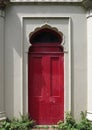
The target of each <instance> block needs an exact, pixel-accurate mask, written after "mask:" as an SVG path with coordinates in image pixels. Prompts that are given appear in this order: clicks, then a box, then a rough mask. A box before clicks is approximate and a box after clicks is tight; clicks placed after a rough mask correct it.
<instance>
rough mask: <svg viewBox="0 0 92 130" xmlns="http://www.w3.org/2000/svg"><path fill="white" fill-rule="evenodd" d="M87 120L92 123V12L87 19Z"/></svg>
mask: <svg viewBox="0 0 92 130" xmlns="http://www.w3.org/2000/svg"><path fill="white" fill-rule="evenodd" d="M87 81H88V83H87V89H88V90H87V118H88V119H89V120H91V121H92V10H90V11H89V14H88V17H87Z"/></svg>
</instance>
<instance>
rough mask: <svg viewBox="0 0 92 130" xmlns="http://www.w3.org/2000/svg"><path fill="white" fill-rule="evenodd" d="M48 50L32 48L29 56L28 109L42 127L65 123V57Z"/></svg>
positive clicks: (50, 48)
mask: <svg viewBox="0 0 92 130" xmlns="http://www.w3.org/2000/svg"><path fill="white" fill-rule="evenodd" d="M46 46H47V47H46ZM46 46H43V47H41V45H37V46H32V47H31V48H30V49H29V55H28V104H29V107H28V109H29V114H30V117H31V118H33V119H35V120H36V122H37V124H41V125H44V124H48V125H49V124H56V123H57V122H58V121H59V120H63V119H64V54H63V53H61V47H60V46H58V45H57V46H54V47H53V46H52V45H50V44H49V46H48V45H46ZM47 51H48V53H47ZM49 52H50V53H49Z"/></svg>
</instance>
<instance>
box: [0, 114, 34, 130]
mask: <svg viewBox="0 0 92 130" xmlns="http://www.w3.org/2000/svg"><path fill="white" fill-rule="evenodd" d="M34 125H35V121H34V120H32V119H29V116H28V115H20V118H19V119H17V118H14V119H12V120H9V119H6V120H4V121H1V122H0V130H30V128H33V127H34Z"/></svg>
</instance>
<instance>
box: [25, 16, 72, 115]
mask: <svg viewBox="0 0 92 130" xmlns="http://www.w3.org/2000/svg"><path fill="white" fill-rule="evenodd" d="M29 19H36V20H39V19H42V20H45V19H53V20H54V19H55V20H57V21H58V20H63V19H65V20H67V22H68V37H69V42H68V43H67V45H66V42H65V39H64V37H63V47H64V111H71V107H72V104H71V17H61V16H59V17H46V18H45V17H44V16H43V17H31V16H29V17H25V16H24V17H22V26H23V28H22V32H23V33H22V37H23V36H24V31H25V29H24V22H25V21H26V20H29ZM45 24H48V23H47V22H46V23H45ZM48 25H49V24H48ZM42 26H44V24H38V25H36V26H35V28H33V30H32V32H33V31H34V30H35V29H37V28H40V27H42ZM50 26H51V25H50ZM51 27H52V28H53V26H51ZM54 27H55V28H58V30H59V31H60V32H61V31H62V29H61V28H59V26H58V25H57V26H54ZM62 33H63V32H62ZM64 36H65V35H64ZM27 37H28V38H29V36H28V35H27ZM22 43H23V87H22V110H23V113H28V52H29V47H30V46H31V44H30V43H29V41H27V42H26V43H25V39H24V38H23V39H22ZM64 117H65V115H64Z"/></svg>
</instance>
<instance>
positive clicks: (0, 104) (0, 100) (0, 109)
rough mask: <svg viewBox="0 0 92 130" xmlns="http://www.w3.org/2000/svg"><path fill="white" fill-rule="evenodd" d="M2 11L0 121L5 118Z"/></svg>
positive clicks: (1, 24) (0, 24) (1, 21)
mask: <svg viewBox="0 0 92 130" xmlns="http://www.w3.org/2000/svg"><path fill="white" fill-rule="evenodd" d="M4 19H5V15H4V11H2V10H0V120H2V119H4V118H5V105H4Z"/></svg>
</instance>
